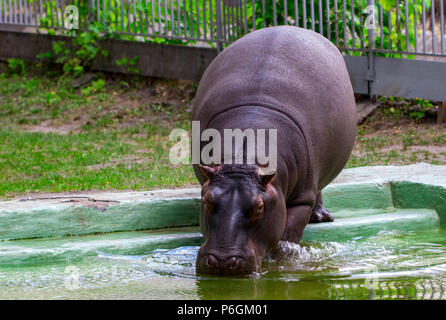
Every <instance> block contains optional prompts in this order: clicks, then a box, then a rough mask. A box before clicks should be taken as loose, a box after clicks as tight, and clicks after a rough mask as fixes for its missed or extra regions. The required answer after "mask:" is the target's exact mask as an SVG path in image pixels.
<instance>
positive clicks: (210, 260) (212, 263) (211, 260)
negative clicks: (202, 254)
mask: <svg viewBox="0 0 446 320" xmlns="http://www.w3.org/2000/svg"><path fill="white" fill-rule="evenodd" d="M206 265H207V266H208V267H209V268H217V266H218V261H217V259H216V258H215V257H214V256H213V255H209V256H207V257H206Z"/></svg>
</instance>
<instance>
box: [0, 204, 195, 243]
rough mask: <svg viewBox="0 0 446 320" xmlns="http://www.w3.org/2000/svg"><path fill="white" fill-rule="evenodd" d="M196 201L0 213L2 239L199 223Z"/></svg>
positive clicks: (52, 208)
mask: <svg viewBox="0 0 446 320" xmlns="http://www.w3.org/2000/svg"><path fill="white" fill-rule="evenodd" d="M199 208H200V203H199V201H198V200H197V199H172V200H153V201H138V202H133V203H119V204H110V205H108V206H107V207H106V208H101V209H98V208H94V207H91V206H90V205H82V204H80V205H79V204H77V205H72V204H70V205H55V206H49V207H36V208H31V209H24V210H21V209H20V207H18V208H17V209H16V210H15V211H0V226H1V228H0V239H2V240H5V239H26V238H40V237H49V236H55V237H62V236H66V235H82V234H91V233H100V232H115V231H134V230H145V229H159V228H168V227H183V226H193V225H196V224H197V221H198V220H197V217H198V216H197V212H198V211H199Z"/></svg>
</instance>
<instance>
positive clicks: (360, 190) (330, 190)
mask: <svg viewBox="0 0 446 320" xmlns="http://www.w3.org/2000/svg"><path fill="white" fill-rule="evenodd" d="M322 196H323V199H324V204H325V206H326V207H327V208H329V209H330V210H331V211H332V212H336V211H338V210H342V209H344V208H352V209H354V208H356V209H363V208H387V207H391V206H392V195H391V192H390V186H389V184H384V185H381V184H376V183H362V184H360V185H358V184H344V185H342V184H341V185H329V186H327V187H326V188H325V189H324V190H323V191H322Z"/></svg>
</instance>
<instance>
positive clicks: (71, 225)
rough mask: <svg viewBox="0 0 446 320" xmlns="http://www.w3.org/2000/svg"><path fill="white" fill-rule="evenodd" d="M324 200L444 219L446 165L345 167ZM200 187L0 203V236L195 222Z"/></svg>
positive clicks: (332, 206)
mask: <svg viewBox="0 0 446 320" xmlns="http://www.w3.org/2000/svg"><path fill="white" fill-rule="evenodd" d="M323 194H324V201H325V205H326V206H327V208H328V209H329V210H331V211H332V212H334V213H336V212H338V211H340V210H343V209H345V208H349V209H375V208H381V209H384V208H389V207H397V208H406V209H407V208H425V209H434V210H436V211H437V213H438V215H439V217H440V222H441V223H442V224H444V223H446V166H433V165H428V164H423V163H421V164H416V165H410V166H401V167H395V166H388V167H361V168H353V169H345V170H344V171H343V172H342V173H341V174H340V175H339V177H338V178H337V179H336V180H335V181H334V182H333V183H332V184H331V185H329V186H328V187H327V188H325V189H324V191H323ZM199 208H200V189H199V188H189V189H173V190H172V189H169V190H156V191H145V192H118V193H110V192H101V193H87V194H72V195H70V194H67V195H54V196H47V197H44V198H39V197H38V196H35V197H33V198H24V199H18V200H12V201H1V202H0V240H13V239H26V238H41V237H63V236H67V235H83V234H93V233H106V232H116V231H135V230H149V229H159V228H172V227H184V226H194V225H198V213H199Z"/></svg>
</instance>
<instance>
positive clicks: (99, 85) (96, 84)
mask: <svg viewBox="0 0 446 320" xmlns="http://www.w3.org/2000/svg"><path fill="white" fill-rule="evenodd" d="M104 87H105V80H103V79H98V80H96V81H92V82H91V85H90V86H88V87H85V88H83V89H81V92H82V94H83V95H84V96H89V95H91V94H92V93H100V92H103V91H104Z"/></svg>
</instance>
